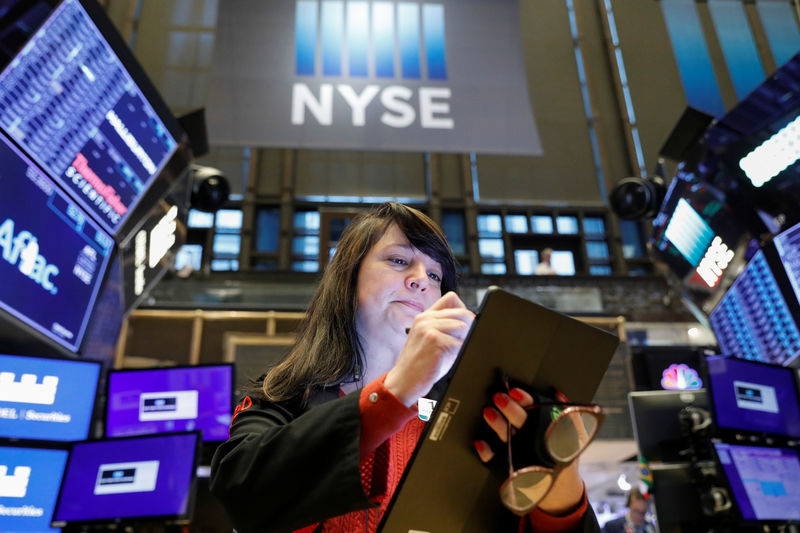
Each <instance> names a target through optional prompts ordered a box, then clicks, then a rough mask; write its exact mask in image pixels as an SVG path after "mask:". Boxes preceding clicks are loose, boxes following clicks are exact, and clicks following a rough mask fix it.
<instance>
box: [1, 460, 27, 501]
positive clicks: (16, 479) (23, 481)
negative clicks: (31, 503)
mask: <svg viewBox="0 0 800 533" xmlns="http://www.w3.org/2000/svg"><path fill="white" fill-rule="evenodd" d="M30 477H31V467H29V466H18V467H16V468H14V474H13V475H8V467H7V466H6V465H0V498H24V497H25V494H27V493H28V480H29V479H30Z"/></svg>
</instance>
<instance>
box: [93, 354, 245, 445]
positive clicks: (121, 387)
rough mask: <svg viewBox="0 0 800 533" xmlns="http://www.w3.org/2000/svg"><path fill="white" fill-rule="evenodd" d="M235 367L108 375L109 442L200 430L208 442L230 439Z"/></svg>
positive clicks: (107, 421)
mask: <svg viewBox="0 0 800 533" xmlns="http://www.w3.org/2000/svg"><path fill="white" fill-rule="evenodd" d="M233 379H234V372H233V365H232V364H231V363H225V364H215V365H198V366H186V367H170V368H148V369H132V370H112V371H110V372H109V373H108V393H107V396H106V398H107V401H106V431H105V434H106V437H123V436H131V435H144V434H153V433H167V432H174V431H191V430H200V431H201V432H202V434H203V441H206V442H208V441H223V440H225V439H227V438H228V427H229V426H230V422H231V409H232V404H233Z"/></svg>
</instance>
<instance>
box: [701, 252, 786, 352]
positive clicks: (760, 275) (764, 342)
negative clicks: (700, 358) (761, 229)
mask: <svg viewBox="0 0 800 533" xmlns="http://www.w3.org/2000/svg"><path fill="white" fill-rule="evenodd" d="M784 294H785V293H784V291H782V290H781V288H780V286H779V284H778V281H777V280H776V278H775V275H774V274H773V271H772V269H771V267H770V265H769V263H768V262H767V257H766V255H765V253H764V251H762V250H759V251H758V252H756V254H755V255H754V256H753V257H752V259H750V261H749V262H748V263H747V265H746V266H745V268H744V270H742V272H741V273H740V274H739V275H738V276H737V277H736V280H735V281H734V282H733V284H732V285H731V286H730V288H729V289H728V291H727V292H726V293H725V295H724V296H723V297H722V298H721V299H720V301H719V303H718V304H717V306H716V307H715V308H714V310H713V311H712V312H711V314H710V315H709V320H710V321H711V327H712V329H713V330H714V334H715V335H716V337H717V342H718V343H719V347H720V350H721V351H722V352H723V353H727V354H732V355H736V356H738V357H744V358H747V359H755V360H758V361H765V362H771V363H778V364H784V363H786V362H788V361H789V360H791V359H793V358H794V357H796V356H797V355H798V354H800V330H798V327H797V322H796V320H795V316H794V314H793V313H792V311H791V309H790V307H789V303H787V301H786V300H785V299H784Z"/></svg>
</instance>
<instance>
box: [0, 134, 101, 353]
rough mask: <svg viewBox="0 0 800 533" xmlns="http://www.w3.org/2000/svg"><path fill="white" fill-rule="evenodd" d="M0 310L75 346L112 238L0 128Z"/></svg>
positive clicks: (99, 281) (83, 325)
mask: <svg viewBox="0 0 800 533" xmlns="http://www.w3.org/2000/svg"><path fill="white" fill-rule="evenodd" d="M0 183H2V188H3V190H2V193H0V252H1V253H0V256H1V258H2V260H0V279H2V280H3V283H0V308H2V309H4V310H5V311H7V312H8V313H10V314H11V315H13V316H14V317H16V318H18V319H19V320H21V321H23V322H25V323H26V324H28V325H29V326H31V327H33V328H34V329H36V330H37V331H39V332H40V333H42V334H44V335H45V336H46V337H48V338H50V339H51V340H53V341H55V342H58V343H59V344H61V345H63V346H65V347H67V348H68V349H70V350H71V351H77V350H78V348H79V347H80V343H81V340H82V338H83V334H84V332H85V329H86V323H87V322H88V320H89V315H90V314H91V311H92V307H93V305H94V301H95V298H96V297H97V291H98V290H99V288H100V284H101V282H102V281H103V276H104V275H105V272H106V268H107V266H108V261H109V258H110V256H111V252H112V250H113V246H114V241H113V240H112V239H111V237H110V236H109V235H108V234H107V233H106V232H105V231H103V230H102V229H101V228H100V226H98V225H97V224H96V223H94V222H93V221H92V220H91V219H90V218H89V217H88V216H87V215H86V214H85V212H84V211H83V210H82V209H81V208H80V207H79V206H78V205H76V204H75V202H74V201H73V200H71V199H70V198H69V197H68V196H67V195H66V194H64V193H63V192H62V191H61V190H60V189H59V188H58V187H56V185H55V184H54V183H53V182H52V180H50V179H49V178H48V177H47V176H45V175H44V174H42V173H41V172H40V171H39V170H38V169H37V167H36V165H34V164H33V163H32V162H31V161H30V160H29V159H27V157H25V156H24V155H23V154H22V153H21V152H20V151H19V150H18V149H17V148H16V147H15V146H14V145H13V144H12V143H11V142H10V141H9V140H8V139H7V138H6V137H5V136H3V135H2V134H0Z"/></svg>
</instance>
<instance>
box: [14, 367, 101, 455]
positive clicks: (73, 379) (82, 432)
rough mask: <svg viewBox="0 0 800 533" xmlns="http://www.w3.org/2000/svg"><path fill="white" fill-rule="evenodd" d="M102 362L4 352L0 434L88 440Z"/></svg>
mask: <svg viewBox="0 0 800 533" xmlns="http://www.w3.org/2000/svg"><path fill="white" fill-rule="evenodd" d="M99 376H100V363H98V362H94V361H86V360H83V359H46V358H39V357H24V356H18V355H3V354H0V437H6V438H12V439H37V440H48V441H78V440H83V439H86V438H88V436H89V429H90V425H91V420H92V410H93V409H94V400H95V395H96V393H97V382H98V378H99Z"/></svg>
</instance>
